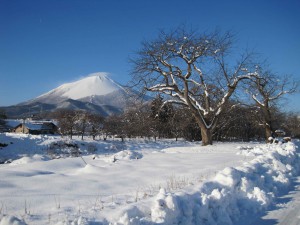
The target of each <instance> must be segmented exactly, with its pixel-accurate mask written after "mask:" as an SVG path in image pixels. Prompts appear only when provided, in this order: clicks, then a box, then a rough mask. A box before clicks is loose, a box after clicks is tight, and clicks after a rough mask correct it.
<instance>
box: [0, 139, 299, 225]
mask: <svg viewBox="0 0 300 225" xmlns="http://www.w3.org/2000/svg"><path fill="white" fill-rule="evenodd" d="M60 141H61V138H60V137H55V136H32V135H16V134H0V142H1V143H7V144H8V146H7V147H4V148H2V149H0V161H1V159H2V161H7V160H9V161H11V163H10V164H2V165H0V221H1V222H0V225H6V224H209V225H210V224H222V225H226V224H228V225H229V224H234V225H237V224H241V221H243V224H246V223H245V221H249V224H251V222H254V221H255V220H260V221H264V219H263V217H262V216H263V215H264V213H266V212H267V210H269V209H272V207H274V206H275V205H276V204H278V201H279V200H278V199H279V197H281V196H283V193H285V192H286V191H287V190H289V188H290V187H292V186H293V183H292V180H293V178H295V177H296V176H297V174H298V169H299V168H298V167H299V158H298V154H297V152H296V150H297V148H296V146H295V145H294V144H293V143H287V144H276V145H275V144H272V145H266V144H258V143H217V144H214V145H213V146H207V147H202V146H200V144H199V143H188V142H184V141H179V142H175V141H170V140H164V141H159V142H154V141H146V140H126V142H125V143H121V142H120V141H119V140H114V141H113V140H110V141H92V140H87V141H84V142H81V141H79V140H76V141H72V144H77V145H78V146H79V148H80V151H81V152H82V155H83V157H82V158H80V157H72V156H71V155H69V154H68V152H69V150H70V149H65V150H64V151H59V152H56V154H53V151H52V150H53V149H51V148H50V146H53V143H59V142H60ZM64 141H67V140H64ZM51 143H52V144H51ZM69 143H70V142H69ZM91 147H92V148H91ZM61 148H66V146H65V147H61ZM91 149H92V150H93V151H94V150H96V152H91ZM50 150H51V151H50ZM53 158H57V159H53ZM298 203H299V202H297V201H296V200H295V201H294V203H291V204H293V205H292V206H293V207H292V206H291V208H292V209H294V206H295V205H297V204H298ZM298 208H299V207H298ZM289 212H290V213H291V216H290V218H292V217H293V216H296V214H295V212H293V211H292V210H289ZM285 213H286V212H285ZM283 214H284V213H282V215H283ZM276 215H278V214H276ZM260 217H262V218H260ZM1 218H2V219H1ZM277 220H279V221H280V219H278V218H277ZM293 221H294V222H295V224H297V223H296V222H297V221H298V222H299V220H297V219H294V220H293ZM256 224H257V223H256Z"/></svg>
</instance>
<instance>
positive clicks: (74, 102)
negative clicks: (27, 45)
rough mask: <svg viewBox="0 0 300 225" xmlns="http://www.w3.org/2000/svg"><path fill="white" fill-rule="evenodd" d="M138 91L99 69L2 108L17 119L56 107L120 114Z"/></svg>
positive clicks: (102, 113) (104, 113)
mask: <svg viewBox="0 0 300 225" xmlns="http://www.w3.org/2000/svg"><path fill="white" fill-rule="evenodd" d="M137 94H138V93H136V92H134V91H132V90H130V89H126V88H125V87H124V86H122V85H120V84H118V83H117V82H115V81H113V80H112V79H110V78H109V74H108V73H103V72H99V73H93V74H90V75H88V76H87V77H85V78H83V79H80V80H77V81H75V82H70V83H65V84H63V85H61V86H59V87H57V88H55V89H53V90H51V91H49V92H47V93H45V94H42V95H40V96H38V97H37V98H34V99H31V100H29V101H26V102H22V103H19V104H17V105H14V106H9V107H2V109H4V110H5V111H6V113H7V115H8V116H9V117H14V118H16V117H26V116H30V115H32V114H39V113H41V112H52V111H55V110H57V109H72V110H84V111H89V112H91V113H98V114H101V115H103V116H108V115H111V114H118V113H121V112H122V111H123V110H124V108H125V107H126V106H127V105H128V104H129V103H131V102H133V101H135V100H136V97H137Z"/></svg>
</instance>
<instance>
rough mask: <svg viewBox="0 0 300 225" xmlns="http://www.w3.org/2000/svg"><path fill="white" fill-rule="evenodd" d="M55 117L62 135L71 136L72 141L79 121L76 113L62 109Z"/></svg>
mask: <svg viewBox="0 0 300 225" xmlns="http://www.w3.org/2000/svg"><path fill="white" fill-rule="evenodd" d="M54 116H55V118H56V119H57V121H58V126H59V130H60V133H61V134H62V135H69V136H70V138H71V139H72V137H73V134H74V131H75V127H76V121H77V113H76V111H74V110H68V109H60V110H58V111H57V112H55V114H54Z"/></svg>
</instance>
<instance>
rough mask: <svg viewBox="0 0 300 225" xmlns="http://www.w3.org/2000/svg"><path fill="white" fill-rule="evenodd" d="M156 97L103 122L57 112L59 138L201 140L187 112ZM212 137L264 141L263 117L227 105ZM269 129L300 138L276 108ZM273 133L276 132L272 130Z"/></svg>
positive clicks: (291, 117)
mask: <svg viewBox="0 0 300 225" xmlns="http://www.w3.org/2000/svg"><path fill="white" fill-rule="evenodd" d="M164 102H165V101H164V99H163V98H162V97H161V95H158V96H157V97H156V98H155V99H154V100H153V101H152V102H150V103H147V104H138V105H135V106H132V107H130V108H128V109H127V110H126V111H125V112H124V113H123V114H121V115H112V116H109V117H106V118H103V117H101V116H99V115H93V114H89V113H87V112H83V111H70V110H60V111H58V112H56V113H55V117H56V118H57V120H58V122H59V127H60V132H61V134H62V135H68V136H70V137H71V138H72V136H73V135H75V134H76V135H81V137H82V139H83V138H84V136H85V135H90V136H92V137H93V138H94V139H95V137H96V136H102V137H103V138H104V139H106V138H107V137H108V136H112V137H119V138H121V139H122V140H124V138H135V137H139V138H153V139H155V140H156V139H157V138H176V139H177V138H184V139H186V140H190V141H194V140H201V139H202V137H201V135H200V134H201V132H200V128H199V126H198V125H197V122H196V120H195V119H194V118H193V117H191V116H189V115H190V111H189V110H188V109H187V108H185V107H181V106H174V105H172V104H170V103H169V104H164ZM229 106H230V107H228V108H229V109H230V110H226V112H224V113H223V114H222V117H220V120H219V122H218V124H217V126H216V129H214V132H213V133H212V138H213V140H218V141H224V140H225V141H231V140H239V141H250V140H262V139H264V138H265V126H264V120H265V119H264V113H263V111H262V110H261V109H260V108H259V107H258V106H256V105H252V106H248V105H242V104H239V105H238V104H237V103H236V102H230V104H229ZM270 112H271V114H272V118H273V121H272V126H273V128H274V129H283V130H284V131H285V132H286V135H289V136H292V137H298V138H300V125H299V122H300V121H299V117H298V116H297V115H296V114H293V113H282V112H280V111H279V110H278V109H277V108H276V107H272V108H271V109H270ZM274 131H275V130H274Z"/></svg>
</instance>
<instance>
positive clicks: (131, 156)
mask: <svg viewBox="0 0 300 225" xmlns="http://www.w3.org/2000/svg"><path fill="white" fill-rule="evenodd" d="M141 158H143V154H142V153H139V152H136V151H131V150H124V151H120V152H118V153H116V154H113V155H112V156H110V157H108V158H105V159H104V160H105V161H106V162H116V161H119V160H136V159H141Z"/></svg>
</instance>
